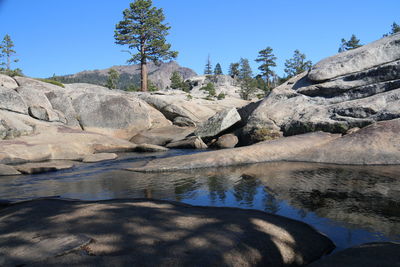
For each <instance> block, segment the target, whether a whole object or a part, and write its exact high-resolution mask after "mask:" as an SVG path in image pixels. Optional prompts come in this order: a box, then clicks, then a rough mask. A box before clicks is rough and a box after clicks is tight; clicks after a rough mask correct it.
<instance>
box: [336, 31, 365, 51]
mask: <svg viewBox="0 0 400 267" xmlns="http://www.w3.org/2000/svg"><path fill="white" fill-rule="evenodd" d="M341 42H342V44H341V45H340V48H339V50H338V51H339V53H342V52H344V51H347V50H352V49H356V48H359V47H361V46H363V45H362V44H360V39H357V37H356V36H355V35H354V34H353V35H351V37H350V40H348V41H346V40H345V39H342V40H341Z"/></svg>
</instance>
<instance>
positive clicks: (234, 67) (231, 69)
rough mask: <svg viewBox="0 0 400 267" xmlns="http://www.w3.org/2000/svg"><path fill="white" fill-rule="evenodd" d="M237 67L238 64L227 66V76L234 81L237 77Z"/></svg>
mask: <svg viewBox="0 0 400 267" xmlns="http://www.w3.org/2000/svg"><path fill="white" fill-rule="evenodd" d="M239 66H240V64H239V63H231V64H230V65H229V75H230V76H231V77H232V78H234V79H235V78H237V77H238V76H239Z"/></svg>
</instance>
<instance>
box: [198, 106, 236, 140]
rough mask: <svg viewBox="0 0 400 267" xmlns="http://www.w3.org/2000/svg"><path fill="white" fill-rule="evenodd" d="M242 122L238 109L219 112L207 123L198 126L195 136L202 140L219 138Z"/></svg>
mask: <svg viewBox="0 0 400 267" xmlns="http://www.w3.org/2000/svg"><path fill="white" fill-rule="evenodd" d="M240 120H241V117H240V115H239V113H238V112H237V110H236V108H231V109H227V110H224V111H221V112H218V113H217V114H215V115H214V116H212V117H211V118H209V119H208V120H207V121H206V122H204V123H202V124H201V125H199V126H198V128H197V130H196V131H195V132H194V134H195V135H196V136H198V137H202V138H204V137H205V138H207V137H208V138H210V137H214V136H217V135H218V134H220V133H222V132H223V131H225V130H227V129H229V128H230V127H232V126H233V125H235V124H236V123H238V122H239V121H240Z"/></svg>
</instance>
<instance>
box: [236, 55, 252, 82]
mask: <svg viewBox="0 0 400 267" xmlns="http://www.w3.org/2000/svg"><path fill="white" fill-rule="evenodd" d="M252 76H253V71H252V70H251V67H250V64H249V60H248V59H247V58H241V59H240V61H239V73H238V78H239V80H244V79H246V78H252Z"/></svg>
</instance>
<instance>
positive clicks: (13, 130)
mask: <svg viewBox="0 0 400 267" xmlns="http://www.w3.org/2000/svg"><path fill="white" fill-rule="evenodd" d="M25 118H30V117H28V116H25V115H22V114H18V113H14V112H10V111H5V110H0V139H13V138H16V137H19V136H23V135H30V134H32V133H33V132H34V126H33V123H32V122H31V121H29V120H27V119H25ZM31 120H33V119H31Z"/></svg>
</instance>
